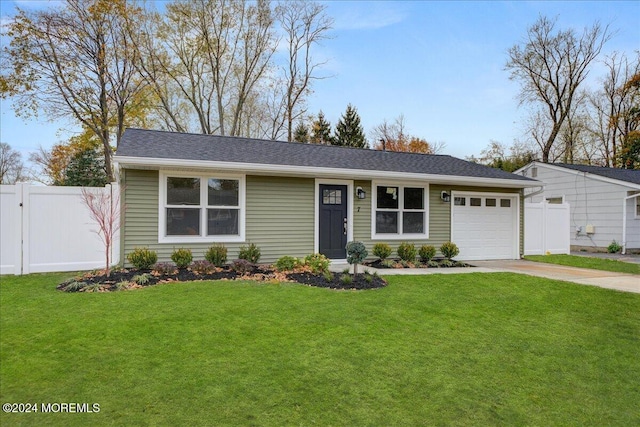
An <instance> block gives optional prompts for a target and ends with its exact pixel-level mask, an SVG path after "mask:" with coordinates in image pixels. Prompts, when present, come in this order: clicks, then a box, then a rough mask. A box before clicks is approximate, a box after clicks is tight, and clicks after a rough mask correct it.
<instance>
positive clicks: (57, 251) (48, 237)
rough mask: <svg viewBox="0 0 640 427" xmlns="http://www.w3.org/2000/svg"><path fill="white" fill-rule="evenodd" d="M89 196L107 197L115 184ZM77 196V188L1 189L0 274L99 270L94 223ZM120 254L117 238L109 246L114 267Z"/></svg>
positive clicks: (100, 250)
mask: <svg viewBox="0 0 640 427" xmlns="http://www.w3.org/2000/svg"><path fill="white" fill-rule="evenodd" d="M91 191H92V192H96V193H97V192H98V191H102V192H105V193H107V194H109V195H110V196H111V195H116V194H118V191H119V188H118V185H117V184H114V185H107V186H106V187H105V188H91ZM81 197H82V188H80V187H44V186H35V185H29V184H16V185H0V236H1V237H2V238H1V239H0V240H1V241H2V245H1V246H0V274H28V273H44V272H54V271H76V270H91V269H94V268H104V265H105V247H104V244H103V243H102V240H101V239H100V237H99V236H98V234H97V231H98V224H97V223H95V221H93V220H92V219H91V217H90V215H89V209H88V208H87V207H86V206H85V205H84V203H83V202H82V199H81ZM111 199H112V200H113V199H114V198H113V197H112V198H111ZM116 199H117V198H116ZM118 208H119V207H118ZM119 251H120V238H119V234H118V235H117V236H116V238H115V240H114V242H113V244H112V252H111V259H112V260H113V262H118V260H119V259H120V256H119Z"/></svg>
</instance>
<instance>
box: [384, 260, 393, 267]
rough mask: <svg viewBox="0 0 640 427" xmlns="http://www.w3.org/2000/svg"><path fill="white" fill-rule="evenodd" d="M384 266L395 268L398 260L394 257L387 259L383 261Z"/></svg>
mask: <svg viewBox="0 0 640 427" xmlns="http://www.w3.org/2000/svg"><path fill="white" fill-rule="evenodd" d="M382 266H383V267H386V268H395V266H396V262H395V261H394V260H392V259H385V260H384V261H382Z"/></svg>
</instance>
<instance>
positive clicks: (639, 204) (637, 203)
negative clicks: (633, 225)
mask: <svg viewBox="0 0 640 427" xmlns="http://www.w3.org/2000/svg"><path fill="white" fill-rule="evenodd" d="M635 201H636V203H635V205H634V208H635V214H636V215H635V219H640V215H638V210H639V207H640V196H636V198H635Z"/></svg>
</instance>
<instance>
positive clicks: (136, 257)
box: [127, 248, 158, 270]
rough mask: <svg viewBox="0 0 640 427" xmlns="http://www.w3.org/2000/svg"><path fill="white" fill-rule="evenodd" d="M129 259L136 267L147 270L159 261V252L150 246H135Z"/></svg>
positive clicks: (128, 256)
mask: <svg viewBox="0 0 640 427" xmlns="http://www.w3.org/2000/svg"><path fill="white" fill-rule="evenodd" d="M127 260H129V262H130V263H131V264H133V266H134V267H136V268H138V269H140V270H147V269H149V268H151V266H152V265H153V264H155V263H156V262H157V261H158V254H157V253H156V251H152V250H149V248H135V249H134V250H133V252H129V255H127Z"/></svg>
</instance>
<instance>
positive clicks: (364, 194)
mask: <svg viewBox="0 0 640 427" xmlns="http://www.w3.org/2000/svg"><path fill="white" fill-rule="evenodd" d="M356 196H358V199H366V198H367V192H366V191H364V190H363V189H362V187H356Z"/></svg>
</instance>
